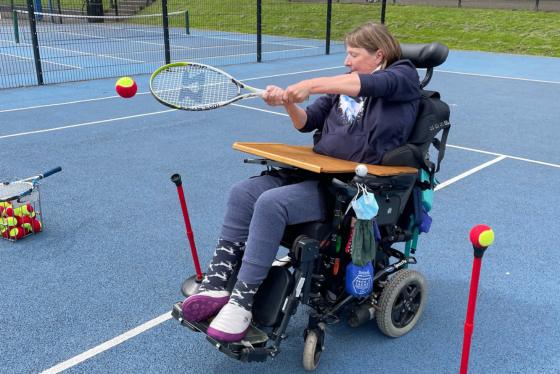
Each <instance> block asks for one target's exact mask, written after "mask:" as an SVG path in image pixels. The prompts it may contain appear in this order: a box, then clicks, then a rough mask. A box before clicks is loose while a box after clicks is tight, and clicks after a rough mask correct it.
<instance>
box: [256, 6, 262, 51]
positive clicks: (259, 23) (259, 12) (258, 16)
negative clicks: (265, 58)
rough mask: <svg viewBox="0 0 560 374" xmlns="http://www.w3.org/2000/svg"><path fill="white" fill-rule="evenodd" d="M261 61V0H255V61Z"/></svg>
mask: <svg viewBox="0 0 560 374" xmlns="http://www.w3.org/2000/svg"><path fill="white" fill-rule="evenodd" d="M261 61H262V0H257V62H261Z"/></svg>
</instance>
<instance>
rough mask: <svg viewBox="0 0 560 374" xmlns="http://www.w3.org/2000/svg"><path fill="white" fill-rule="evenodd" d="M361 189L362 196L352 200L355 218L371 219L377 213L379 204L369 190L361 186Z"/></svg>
mask: <svg viewBox="0 0 560 374" xmlns="http://www.w3.org/2000/svg"><path fill="white" fill-rule="evenodd" d="M362 191H363V194H362V196H360V197H359V198H357V199H353V200H352V208H354V212H355V213H356V218H357V219H367V220H369V219H373V217H375V216H376V215H377V211H378V210H379V205H377V201H376V200H375V196H374V195H373V194H372V193H371V192H367V191H366V190H365V188H363V187H362Z"/></svg>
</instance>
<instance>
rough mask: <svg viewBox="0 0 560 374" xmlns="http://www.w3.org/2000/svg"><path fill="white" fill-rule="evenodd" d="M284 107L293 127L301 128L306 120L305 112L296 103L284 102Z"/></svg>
mask: <svg viewBox="0 0 560 374" xmlns="http://www.w3.org/2000/svg"><path fill="white" fill-rule="evenodd" d="M284 108H285V109H286V112H288V115H289V116H290V119H291V120H292V123H293V124H294V127H295V128H296V129H298V130H301V129H302V128H303V127H304V126H305V124H306V122H307V112H306V111H305V110H303V109H301V108H300V107H299V106H297V104H287V103H286V104H284Z"/></svg>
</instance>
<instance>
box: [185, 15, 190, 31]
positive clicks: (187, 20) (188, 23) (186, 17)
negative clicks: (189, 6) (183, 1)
mask: <svg viewBox="0 0 560 374" xmlns="http://www.w3.org/2000/svg"><path fill="white" fill-rule="evenodd" d="M190 33H191V25H190V20H189V11H188V10H185V34H187V35H190Z"/></svg>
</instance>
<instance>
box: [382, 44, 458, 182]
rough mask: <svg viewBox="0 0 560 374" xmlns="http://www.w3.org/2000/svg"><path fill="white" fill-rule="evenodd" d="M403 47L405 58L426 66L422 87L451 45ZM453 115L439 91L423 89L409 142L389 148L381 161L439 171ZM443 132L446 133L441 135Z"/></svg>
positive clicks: (391, 164) (410, 45) (423, 66)
mask: <svg viewBox="0 0 560 374" xmlns="http://www.w3.org/2000/svg"><path fill="white" fill-rule="evenodd" d="M401 50H402V58H406V59H409V60H410V61H411V62H412V63H413V64H414V66H416V67H417V68H425V69H426V75H425V76H424V78H423V79H422V81H421V82H420V85H421V87H422V88H423V87H425V86H426V85H427V84H428V83H429V81H430V79H431V77H432V73H433V68H434V67H436V66H439V65H441V64H442V63H443V62H445V60H446V59H447V55H448V53H449V49H448V48H447V46H444V45H442V44H439V43H430V44H403V45H401ZM449 115H450V111H449V106H448V105H447V104H446V103H445V102H443V101H442V100H441V99H440V95H439V92H436V91H428V90H424V89H423V90H422V98H421V101H420V106H419V108H418V116H417V118H416V123H415V124H414V127H413V129H412V132H411V134H410V136H409V138H408V141H407V144H405V145H404V146H401V147H398V148H396V149H394V150H392V151H389V152H387V153H386V154H385V155H384V156H383V159H382V162H381V164H382V165H388V166H411V167H415V168H422V169H424V170H426V171H427V172H429V173H430V174H433V173H435V172H437V171H438V170H439V166H440V163H441V160H442V159H443V156H444V154H445V145H446V142H447V133H448V131H449V127H450V126H451V123H450V122H449ZM439 132H442V135H441V137H440V138H439V139H438V138H437V134H438V133H439ZM430 145H434V147H435V148H436V149H437V151H438V158H437V164H434V163H433V162H431V161H430V160H429V155H428V150H429V147H430Z"/></svg>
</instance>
